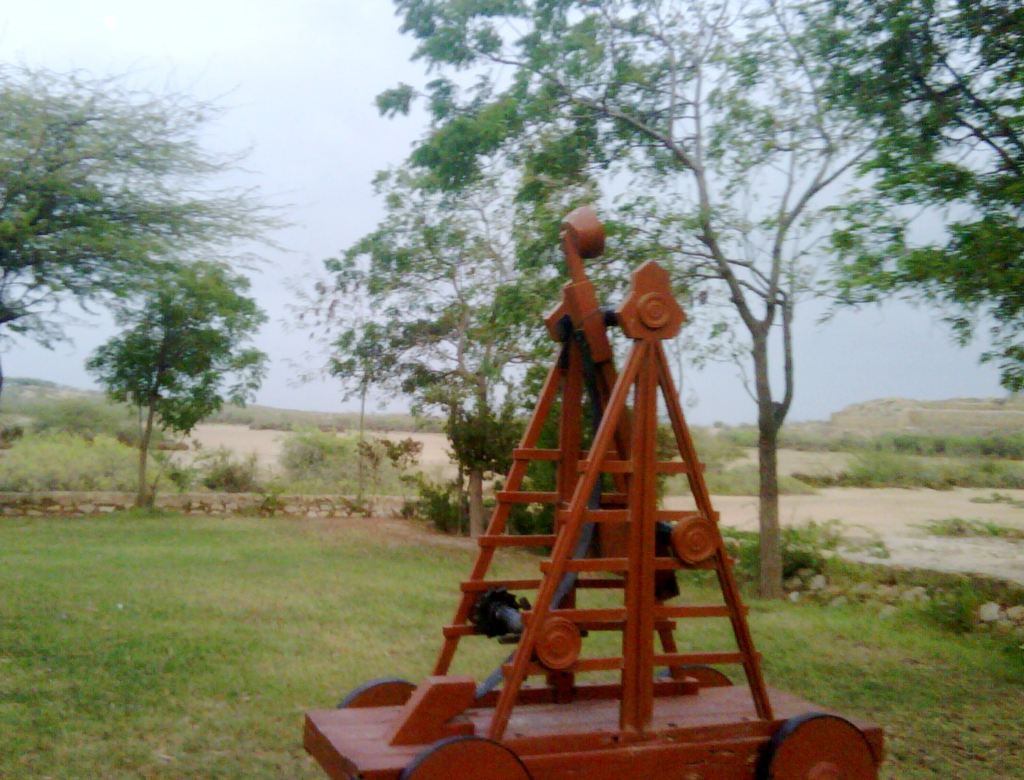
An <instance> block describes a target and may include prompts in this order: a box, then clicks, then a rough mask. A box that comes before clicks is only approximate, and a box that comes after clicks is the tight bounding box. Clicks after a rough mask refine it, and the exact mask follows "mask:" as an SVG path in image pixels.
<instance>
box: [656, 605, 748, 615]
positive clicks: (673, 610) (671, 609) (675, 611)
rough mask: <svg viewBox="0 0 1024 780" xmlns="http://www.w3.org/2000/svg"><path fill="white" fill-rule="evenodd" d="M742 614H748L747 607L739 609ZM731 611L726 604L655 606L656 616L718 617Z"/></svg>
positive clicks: (729, 613)
mask: <svg viewBox="0 0 1024 780" xmlns="http://www.w3.org/2000/svg"><path fill="white" fill-rule="evenodd" d="M739 612H740V614H742V615H745V614H747V608H746V607H742V608H740V609H739ZM730 615H731V612H730V610H729V607H728V606H727V605H725V604H709V605H704V604H679V605H673V606H667V605H665V606H658V607H655V608H654V616H655V617H656V618H716V617H722V618H724V617H729V616H730Z"/></svg>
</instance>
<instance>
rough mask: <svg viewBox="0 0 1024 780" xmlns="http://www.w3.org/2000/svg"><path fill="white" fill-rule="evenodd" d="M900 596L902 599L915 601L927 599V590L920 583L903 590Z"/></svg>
mask: <svg viewBox="0 0 1024 780" xmlns="http://www.w3.org/2000/svg"><path fill="white" fill-rule="evenodd" d="M900 598H901V599H902V600H903V601H909V602H915V601H927V600H928V590H927V589H926V588H924V587H922V586H921V585H917V586H915V587H913V588H909V589H908V590H905V591H903V593H901V594H900Z"/></svg>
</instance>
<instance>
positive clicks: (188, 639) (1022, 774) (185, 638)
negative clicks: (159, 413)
mask: <svg viewBox="0 0 1024 780" xmlns="http://www.w3.org/2000/svg"><path fill="white" fill-rule="evenodd" d="M470 560H471V553H470V551H469V550H468V548H466V547H465V546H464V545H459V544H452V543H450V541H448V540H446V539H444V538H436V537H435V538H431V537H429V536H428V535H426V534H420V533H417V532H413V531H409V530H407V529H406V528H405V526H403V525H402V524H400V523H397V522H388V523H385V524H384V525H383V527H378V526H375V525H374V524H372V523H370V522H362V521H301V522H299V521H282V520H263V519H249V518H245V519H241V518H240V519H226V520H225V519H207V518H191V517H190V518H183V517H113V516H112V517H106V518H102V519H95V520H75V521H70V520H69V521H64V520H52V519H24V520H21V519H16V520H10V519H5V520H0V778H4V780H6V779H7V778H10V779H11V780H15V779H18V780H20V779H21V778H54V780H58V779H60V780H63V779H64V778H75V779H81V780H87V779H89V778H104V780H107V779H108V778H109V779H111V780H114V779H116V778H217V779H221V778H224V779H228V778H239V779H241V778H245V779H246V780H256V779H257V778H275V779H276V780H284V779H285V778H320V777H324V775H323V774H322V773H321V772H320V770H319V768H318V767H317V766H316V765H315V764H314V763H313V762H312V761H311V760H310V759H308V758H307V757H306V756H305V754H304V752H303V750H302V748H301V744H300V742H301V734H302V712H303V711H304V710H305V709H307V708H322V707H326V706H333V704H335V703H336V700H337V699H338V698H340V696H341V695H342V694H343V693H345V692H346V691H348V690H349V689H351V688H352V687H354V686H355V685H357V684H359V683H360V682H363V681H364V680H366V679H368V678H371V677H379V676H385V675H387V676H390V675H397V676H403V677H407V678H409V679H412V680H414V681H416V680H419V679H420V678H421V677H423V676H424V675H425V674H426V673H427V672H428V671H429V669H430V666H431V664H432V662H433V658H434V654H435V652H436V650H437V648H438V646H439V638H440V625H441V624H442V623H445V622H447V621H448V620H449V619H450V617H451V610H452V608H453V606H454V599H455V593H456V588H457V583H458V580H459V579H461V577H463V576H464V575H465V574H466V572H467V569H468V566H469V563H470ZM535 565H536V562H535V560H534V559H531V558H529V557H528V556H525V555H519V556H517V557H515V558H513V560H512V561H511V562H510V563H509V564H507V566H508V568H509V569H510V570H522V571H523V572H525V571H526V570H532V569H533V567H535ZM690 595H691V597H696V598H705V599H706V598H708V597H709V595H710V592H709V591H706V592H703V593H700V592H698V593H696V594H690ZM751 622H752V627H753V630H754V636H755V640H756V642H757V644H758V648H759V649H760V650H761V651H762V652H763V654H764V657H765V671H766V675H767V678H768V680H769V683H770V684H772V685H774V686H776V687H781V688H786V689H788V690H792V691H793V692H795V693H799V694H801V695H804V696H806V697H808V698H810V699H812V700H814V701H817V702H819V703H820V704H822V705H823V706H833V707H836V708H837V709H840V710H841V711H843V712H846V713H850V714H860V715H865V716H868V717H871V718H873V719H875V720H877V721H878V722H879V723H881V724H882V725H883V726H885V728H886V731H887V734H888V738H889V760H888V761H887V763H886V765H885V771H884V773H883V776H884V777H887V778H943V780H948V778H958V780H971V779H977V780H992V779H994V778H1024V649H1022V648H1021V647H1020V645H1021V641H1020V640H1019V639H1017V640H1010V639H1008V638H995V637H985V636H978V635H968V636H956V635H953V634H949V633H944V632H942V631H940V630H939V629H937V628H934V627H931V626H929V625H927V624H926V623H925V622H923V620H921V619H919V618H917V617H916V616H914V615H911V614H904V615H897V616H895V617H892V618H888V619H880V618H879V617H878V616H877V613H876V612H875V611H873V610H871V609H868V608H861V607H854V606H850V607H842V608H836V609H822V608H817V607H811V606H799V605H791V604H783V603H779V604H764V603H759V602H753V603H752V604H751ZM681 636H682V633H681ZM718 644H719V645H721V643H718ZM463 646H464V647H473V648H475V651H474V652H473V654H471V655H470V656H469V657H468V662H467V664H466V665H464V666H463V669H465V670H467V671H469V672H471V673H473V674H474V675H476V676H477V677H478V679H479V678H480V677H482V676H483V675H484V674H485V673H486V672H487V671H489V669H490V666H491V664H492V662H494V661H495V659H497V658H500V657H501V656H503V655H504V654H505V653H507V651H508V649H507V648H505V647H499V646H495V645H492V644H491V643H489V642H487V641H485V640H477V641H470V642H466V643H464V645H463ZM718 649H726V648H725V647H719V648H718Z"/></svg>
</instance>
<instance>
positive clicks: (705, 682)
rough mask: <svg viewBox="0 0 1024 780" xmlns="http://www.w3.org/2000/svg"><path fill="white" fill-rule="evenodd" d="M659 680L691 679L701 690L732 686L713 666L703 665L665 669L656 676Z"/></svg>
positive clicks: (724, 675) (722, 673) (725, 676)
mask: <svg viewBox="0 0 1024 780" xmlns="http://www.w3.org/2000/svg"><path fill="white" fill-rule="evenodd" d="M658 677H661V678H668V679H678V678H679V677H692V678H694V679H695V680H696V681H697V684H698V685H699V686H700V687H701V688H724V687H726V686H727V685H732V680H730V679H729V677H728V676H727V675H726V674H725V673H724V672H720V671H718V670H717V669H716V668H715V667H713V666H705V665H704V664H687V665H685V666H674V667H672V668H671V669H666V670H665V671H664V672H662V673H661V674H659V675H658Z"/></svg>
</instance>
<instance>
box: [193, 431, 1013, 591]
mask: <svg viewBox="0 0 1024 780" xmlns="http://www.w3.org/2000/svg"><path fill="white" fill-rule="evenodd" d="M290 435H292V434H289V433H286V432H282V431H268V430H263V431H260V430H250V429H249V428H246V427H244V426H238V425H201V426H199V427H198V428H197V429H196V432H195V434H194V436H193V440H194V441H198V442H199V443H200V447H201V448H202V449H204V450H209V449H213V448H217V447H227V448H229V449H231V450H233V451H234V452H236V453H237V454H239V455H249V454H250V453H256V455H257V457H258V458H259V460H260V463H261V465H262V466H263V467H264V468H266V469H268V470H272V469H273V468H274V467H275V465H276V462H277V458H278V456H279V454H280V452H281V447H282V444H283V442H284V440H285V438H286V437H288V436H290ZM375 435H376V434H375ZM385 435H387V436H388V437H389V438H393V439H401V438H405V437H407V436H412V437H413V438H415V439H417V440H418V441H421V442H422V443H423V453H422V456H421V459H420V468H422V469H423V470H425V471H427V472H428V473H431V474H433V475H435V476H441V475H451V474H454V468H453V466H452V464H451V462H450V460H449V458H448V444H447V440H446V438H445V436H444V435H443V434H439V433H406V432H391V433H388V434H385ZM751 457H752V456H751V454H749V453H748V455H747V458H746V460H750V459H751ZM845 457H846V456H844V455H842V454H839V455H836V454H832V453H821V454H819V453H807V452H797V451H792V450H782V451H781V452H780V470H781V471H782V473H786V474H792V473H794V472H813V471H817V472H821V471H826V470H828V471H835V470H839V469H840V468H842V466H843V463H844V462H845V461H844V459H845ZM1000 493H1001V494H1002V495H1005V496H1007V497H1009V498H1011V499H1014V500H1016V501H1024V490H1016V491H1014V490H1005V491H1000ZM992 494H993V491H991V490H976V489H959V490H948V491H937V490H924V489H919V490H905V489H900V488H884V489H863V488H829V489H824V490H819V491H818V492H817V493H816V494H814V495H808V496H783V497H782V499H781V501H780V520H781V522H782V523H783V525H786V524H802V523H805V522H807V521H808V520H814V521H816V522H826V521H829V520H839V521H841V522H842V523H843V526H844V535H846V536H848V537H850V538H853V539H859V540H864V541H872V540H875V539H880V540H882V541H883V542H884V543H885V545H886V547H887V548H888V550H889V553H890V557H889V558H888V559H886V560H885V563H887V564H893V565H899V566H912V567H920V568H927V569H935V570H940V571H950V572H964V573H975V574H985V575H989V576H993V577H999V578H1002V579H1007V580H1013V581H1016V582H1020V583H1024V543H1021V542H1009V541H1005V540H1001V539H995V538H992V539H988V538H984V539H982V538H951V537H937V536H931V535H929V534H927V533H926V532H925V530H924V528H923V527H922V526H923V524H925V523H927V522H928V521H931V520H942V519H947V518H953V517H958V518H964V519H980V520H990V521H994V522H996V523H999V524H1001V525H1005V526H1011V527H1015V528H1020V529H1022V530H1024V509H1021V508H1018V507H1015V506H1012V505H1009V504H1007V503H977V501H972V500H971V499H979V498H980V499H989V498H991V496H992ZM713 503H714V505H715V508H716V509H717V510H718V512H719V513H720V515H721V522H722V523H723V524H725V525H730V526H735V527H737V528H742V529H748V530H753V529H755V528H756V527H757V499H756V498H754V497H750V496H716V497H714V498H713ZM665 505H666V508H670V509H684V508H690V507H691V506H692V504H691V500H690V498H689V497H688V496H669V497H668V498H667V499H666V502H665ZM865 560H874V561H875V562H881V561H879V560H878V559H871V558H865Z"/></svg>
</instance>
